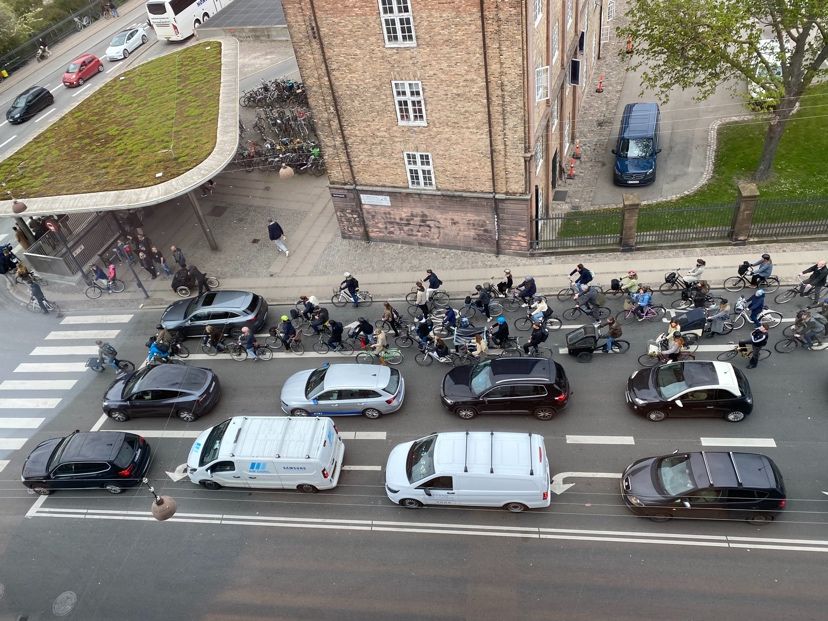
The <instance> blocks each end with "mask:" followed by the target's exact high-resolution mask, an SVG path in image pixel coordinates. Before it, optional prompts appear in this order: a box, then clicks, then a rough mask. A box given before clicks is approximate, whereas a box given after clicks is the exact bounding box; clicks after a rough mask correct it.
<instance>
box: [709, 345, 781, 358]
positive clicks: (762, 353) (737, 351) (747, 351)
mask: <svg viewBox="0 0 828 621" xmlns="http://www.w3.org/2000/svg"><path fill="white" fill-rule="evenodd" d="M728 345H733V349H728V350H727V351H723V352H722V353H720V354H719V355H718V356H716V360H721V361H722V362H729V361H730V360H733V359H734V358H735V357H736V356H741V357H742V358H744V359H745V360H749V359H750V357H751V356H752V355H753V348H752V347H748V346H747V345H739V343H736V342H734V341H728ZM770 355H771V352H770V350H769V349H768V348H767V347H761V348H760V349H759V360H765V359H767V358H769V357H770Z"/></svg>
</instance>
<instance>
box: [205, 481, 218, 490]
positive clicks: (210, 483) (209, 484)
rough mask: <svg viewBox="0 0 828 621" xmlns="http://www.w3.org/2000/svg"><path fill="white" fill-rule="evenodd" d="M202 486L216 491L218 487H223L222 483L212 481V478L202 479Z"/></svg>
mask: <svg viewBox="0 0 828 621" xmlns="http://www.w3.org/2000/svg"><path fill="white" fill-rule="evenodd" d="M201 487H203V488H204V489H211V490H213V491H215V490H217V489H221V485H219V484H218V483H216V482H215V481H210V480H207V481H201Z"/></svg>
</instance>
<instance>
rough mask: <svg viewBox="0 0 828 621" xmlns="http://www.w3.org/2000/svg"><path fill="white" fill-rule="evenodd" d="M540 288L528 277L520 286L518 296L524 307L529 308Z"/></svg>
mask: <svg viewBox="0 0 828 621" xmlns="http://www.w3.org/2000/svg"><path fill="white" fill-rule="evenodd" d="M537 292H538V288H537V286H536V285H535V279H534V278H532V277H531V276H527V277H526V278H524V279H523V282H522V283H520V284H519V285H518V296H519V297H520V299H521V300H523V306H529V302H530V301H531V300H532V298H533V297H535V294H536V293H537Z"/></svg>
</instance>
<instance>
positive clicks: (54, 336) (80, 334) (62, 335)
mask: <svg viewBox="0 0 828 621" xmlns="http://www.w3.org/2000/svg"><path fill="white" fill-rule="evenodd" d="M120 333H121V331H120V330H53V331H52V332H49V334H47V335H46V340H47V341H54V340H78V341H79V340H90V341H95V339H114V338H115V337H116V336H118V335H119V334H120Z"/></svg>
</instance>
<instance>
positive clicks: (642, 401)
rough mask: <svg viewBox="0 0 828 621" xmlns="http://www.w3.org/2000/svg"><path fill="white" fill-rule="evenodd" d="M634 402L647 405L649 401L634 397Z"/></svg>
mask: <svg viewBox="0 0 828 621" xmlns="http://www.w3.org/2000/svg"><path fill="white" fill-rule="evenodd" d="M633 403H635V404H636V405H646V404H647V402H646V401H644V399H639V398H638V397H633Z"/></svg>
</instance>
